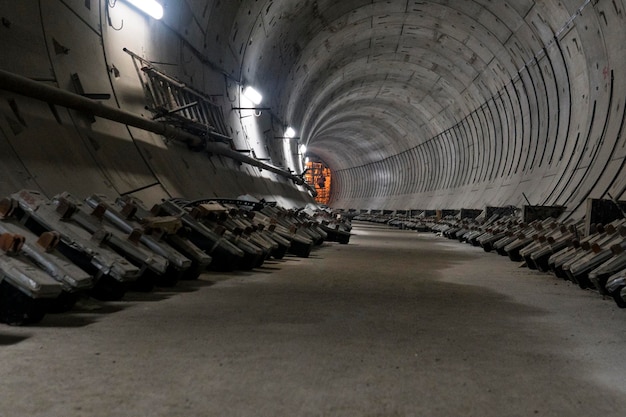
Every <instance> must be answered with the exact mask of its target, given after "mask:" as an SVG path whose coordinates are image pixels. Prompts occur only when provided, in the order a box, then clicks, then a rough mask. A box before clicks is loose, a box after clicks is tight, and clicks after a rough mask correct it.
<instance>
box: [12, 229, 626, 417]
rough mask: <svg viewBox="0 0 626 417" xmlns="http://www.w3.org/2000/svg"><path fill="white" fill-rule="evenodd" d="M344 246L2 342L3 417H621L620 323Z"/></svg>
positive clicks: (470, 256) (424, 249) (452, 263)
mask: <svg viewBox="0 0 626 417" xmlns="http://www.w3.org/2000/svg"><path fill="white" fill-rule="evenodd" d="M355 233H356V235H355V236H353V238H352V241H351V243H350V244H349V245H338V244H325V245H324V246H323V247H321V248H319V249H318V250H316V252H315V253H314V254H313V255H312V256H311V258H309V259H299V258H288V259H285V260H283V261H280V262H269V263H268V264H267V265H266V267H264V268H262V269H259V270H257V271H255V272H252V273H237V274H230V275H218V274H207V275H205V276H203V277H202V278H201V279H200V280H199V281H197V282H186V283H183V284H182V285H180V286H179V287H177V288H176V289H175V291H173V292H156V293H152V294H135V293H132V294H129V295H128V297H127V300H125V301H124V302H119V303H96V302H91V301H90V302H87V303H83V304H82V305H81V306H79V307H81V308H80V309H77V310H75V311H72V312H70V313H67V314H61V315H48V316H46V318H44V321H43V322H42V323H41V324H40V325H38V326H35V327H26V328H12V327H8V326H0V375H2V382H1V385H0V405H1V407H0V416H2V417H13V416H46V417H49V416H65V417H71V416H168V417H172V416H185V417H189V416H530V415H539V416H578V415H602V416H603V417H609V416H623V415H624V414H625V413H626V411H625V410H626V373H625V371H626V366H625V365H624V361H623V359H622V358H623V355H624V352H626V316H625V315H626V312H625V311H621V310H619V309H617V308H616V307H615V306H614V305H613V302H612V301H609V300H602V299H601V298H600V297H599V296H598V295H596V294H594V293H592V292H589V291H582V290H579V289H578V288H577V287H574V286H573V285H570V284H568V283H566V282H563V281H559V280H557V279H556V278H554V277H552V276H551V275H544V274H540V273H536V272H531V271H528V270H527V269H521V268H518V267H517V264H514V263H511V262H510V261H509V260H508V259H505V258H502V257H499V256H497V255H494V254H485V253H484V252H482V250H481V249H478V248H473V247H471V246H469V245H463V244H459V243H455V242H451V241H448V240H446V239H443V238H438V237H435V236H433V235H431V234H418V233H416V232H409V231H399V230H393V229H386V228H384V227H381V226H372V225H367V224H358V225H357V226H356V227H355Z"/></svg>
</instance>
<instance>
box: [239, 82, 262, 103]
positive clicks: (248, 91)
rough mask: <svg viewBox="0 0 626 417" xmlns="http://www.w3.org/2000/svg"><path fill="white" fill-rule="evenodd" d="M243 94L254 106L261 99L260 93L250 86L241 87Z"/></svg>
mask: <svg viewBox="0 0 626 417" xmlns="http://www.w3.org/2000/svg"><path fill="white" fill-rule="evenodd" d="M243 95H244V97H246V98H247V99H248V100H250V101H251V102H252V103H254V105H255V106H258V105H259V104H261V102H262V101H263V96H262V95H261V93H259V92H258V91H256V90H255V89H254V88H252V87H250V86H247V87H246V88H244V89H243Z"/></svg>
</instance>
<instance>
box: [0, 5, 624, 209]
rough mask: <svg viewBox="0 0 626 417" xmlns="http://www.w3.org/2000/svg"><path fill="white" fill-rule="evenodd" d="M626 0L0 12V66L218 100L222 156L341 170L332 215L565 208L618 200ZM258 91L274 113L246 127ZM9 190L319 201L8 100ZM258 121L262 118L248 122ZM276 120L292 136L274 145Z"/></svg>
mask: <svg viewBox="0 0 626 417" xmlns="http://www.w3.org/2000/svg"><path fill="white" fill-rule="evenodd" d="M625 5H626V4H625V2H624V1H617V0H615V1H608V0H598V1H589V0H572V1H541V2H535V1H499V2H491V1H407V0H402V1H399V0H398V1H393V0H389V1H372V0H367V1H366V0H346V1H341V2H335V1H289V0H267V1H261V2H259V1H240V2H224V1H218V0H215V1H211V0H207V1H202V2H199V1H194V2H192V1H185V0H171V1H163V6H164V9H165V16H164V18H163V19H162V20H161V21H155V20H153V19H151V18H149V17H147V16H145V15H143V14H142V13H140V12H138V11H137V10H136V9H134V8H132V7H130V6H129V5H128V4H126V3H125V2H124V1H123V0H118V1H116V2H107V1H94V0H91V1H61V0H50V1H37V0H26V1H20V2H12V1H6V0H5V1H2V2H0V15H1V17H2V19H3V20H2V22H3V24H2V25H1V26H0V31H1V32H2V37H0V43H2V46H3V47H2V48H0V50H1V52H0V55H1V56H2V59H1V60H0V69H3V70H6V71H10V72H14V73H16V74H20V75H23V76H26V77H29V78H32V79H36V80H39V81H40V82H44V83H47V84H49V85H54V86H58V87H60V88H62V89H66V90H69V91H73V92H76V79H77V77H78V79H79V80H80V81H81V84H82V87H83V88H84V89H85V91H86V92H89V93H103V94H109V95H110V99H108V100H106V103H105V104H107V105H110V106H114V107H119V108H121V109H123V110H126V111H129V112H133V113H135V114H137V115H140V116H144V117H147V118H149V117H150V116H151V115H150V114H149V112H147V111H146V109H145V97H144V94H143V92H142V88H141V84H140V82H139V78H138V76H137V68H135V67H134V64H133V61H132V60H131V59H130V58H129V56H128V55H127V54H126V53H124V52H123V48H128V49H129V50H132V51H134V52H136V53H138V54H140V55H142V56H143V57H144V58H145V59H147V60H149V61H152V62H154V65H155V66H156V67H158V68H159V69H160V70H163V71H164V72H167V73H168V74H169V75H171V76H173V77H176V78H177V79H179V80H181V81H183V82H184V83H186V84H188V85H190V86H193V87H194V88H197V89H199V90H201V91H204V92H206V93H207V94H208V95H211V96H212V97H214V98H215V100H216V102H218V103H219V104H220V105H221V107H222V109H223V112H224V116H225V121H226V123H227V125H228V127H229V135H230V136H231V137H232V143H231V147H232V148H233V149H235V150H237V151H241V152H246V154H247V155H250V156H251V157H253V158H257V159H259V160H264V161H269V162H271V163H272V164H273V165H276V166H280V167H283V168H284V169H285V170H289V171H292V172H299V171H300V170H301V169H302V161H301V157H302V155H299V154H298V147H299V145H300V144H301V143H305V144H306V145H307V147H308V152H309V153H310V154H312V155H316V156H319V157H320V158H322V159H323V160H324V161H325V162H326V163H327V164H328V165H329V166H330V168H331V169H332V170H333V174H334V175H333V189H332V194H331V205H332V206H333V207H337V208H346V209H347V208H356V209H359V208H367V209H370V208H371V209H413V208H424V209H426V208H429V209H435V208H462V207H464V208H482V207H484V206H485V205H492V206H498V205H509V204H512V205H517V206H519V205H522V204H524V202H525V200H524V197H523V194H525V195H526V196H527V197H528V199H529V200H530V202H531V203H533V204H539V205H565V206H567V208H568V211H569V212H570V213H572V214H581V213H582V210H583V209H584V202H585V200H586V198H587V197H594V198H599V197H604V196H606V195H607V193H608V194H611V195H612V196H614V197H616V198H620V197H623V195H624V192H625V190H626V176H624V175H623V174H624V157H625V156H626V151H625V149H626V146H625V138H624V137H623V125H624V119H625V117H624V116H625V108H626V106H625V103H624V98H625V97H626V85H625V83H624V77H623V74H622V73H623V70H624V66H625V63H626V56H624V55H625V52H624V51H623V48H622V45H623V44H624V43H625V41H626V25H625V24H624V8H625ZM244 85H254V86H258V88H259V89H260V90H261V91H262V92H263V94H264V96H265V99H264V104H263V106H266V107H267V108H270V109H271V110H269V111H266V112H265V113H263V112H261V114H260V115H259V114H256V115H255V114H250V113H246V112H244V111H238V110H233V107H245V105H246V103H245V102H244V101H242V98H241V95H240V90H241V87H242V86H244ZM0 96H1V97H2V100H0V112H1V113H2V116H3V117H0V150H1V151H2V161H3V164H2V168H1V170H2V179H1V180H0V191H1V192H2V193H4V194H8V193H10V192H14V191H15V190H16V189H19V188H34V189H38V190H40V191H42V192H44V193H45V194H47V195H53V194H55V193H57V192H60V191H63V190H68V191H71V192H73V193H74V194H76V195H81V196H82V195H87V194H91V193H93V192H100V193H104V194H109V195H112V196H114V195H118V194H132V195H137V196H139V197H141V198H143V199H145V200H147V201H149V202H150V201H158V200H159V199H160V198H167V197H170V196H175V197H178V196H184V197H187V198H200V197H206V196H220V197H222V196H224V197H233V196H236V195H240V194H256V195H258V196H262V197H265V198H271V199H274V200H277V201H279V202H281V203H282V204H284V205H287V206H296V205H302V204H303V203H305V202H307V201H310V200H311V197H310V195H309V194H308V193H307V191H306V189H304V188H303V187H299V186H297V185H295V184H294V183H293V182H290V181H289V180H288V179H286V178H283V177H281V176H279V175H276V174H274V173H272V172H267V171H266V170H260V169H258V168H257V167H253V166H249V165H246V164H241V163H238V162H237V161H232V160H230V159H228V158H223V157H220V156H215V155H207V154H206V152H194V151H191V150H189V149H187V147H186V146H183V145H181V144H180V143H177V142H176V141H172V140H170V139H169V138H164V137H162V136H160V135H157V134H153V133H150V132H145V131H143V130H140V129H136V128H132V127H127V126H124V125H120V124H118V123H114V122H110V121H107V120H103V119H100V118H97V119H96V120H95V121H94V120H92V119H90V118H89V117H88V115H84V114H81V113H80V112H77V111H74V110H67V109H64V108H61V107H57V106H54V105H50V104H47V103H44V102H41V101H37V100H34V99H28V98H24V97H22V96H19V95H16V94H13V93H7V92H1V93H0ZM255 116H258V117H255ZM287 125H290V126H293V127H294V128H295V129H296V130H297V132H298V137H299V139H294V140H285V139H284V138H281V136H283V133H284V129H285V128H286V126H287Z"/></svg>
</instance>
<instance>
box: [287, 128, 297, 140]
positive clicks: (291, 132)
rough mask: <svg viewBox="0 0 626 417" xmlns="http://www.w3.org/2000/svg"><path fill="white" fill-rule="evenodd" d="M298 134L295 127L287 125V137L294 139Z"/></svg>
mask: <svg viewBox="0 0 626 417" xmlns="http://www.w3.org/2000/svg"><path fill="white" fill-rule="evenodd" d="M295 136H296V131H295V130H294V129H293V127H291V126H289V127H287V129H285V137H286V138H287V139H292V138H294V137H295Z"/></svg>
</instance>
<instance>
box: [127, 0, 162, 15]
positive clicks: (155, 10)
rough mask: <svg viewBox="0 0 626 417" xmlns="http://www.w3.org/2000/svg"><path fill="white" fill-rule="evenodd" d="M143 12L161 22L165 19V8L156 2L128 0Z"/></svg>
mask: <svg viewBox="0 0 626 417" xmlns="http://www.w3.org/2000/svg"><path fill="white" fill-rule="evenodd" d="M126 1H127V2H128V3H130V4H132V5H133V6H135V7H136V8H138V9H139V10H141V11H142V12H144V13H146V14H147V15H149V16H152V17H153V18H155V19H157V20H159V19H161V18H162V17H163V6H161V5H160V4H159V3H158V2H157V1H155V0H126Z"/></svg>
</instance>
